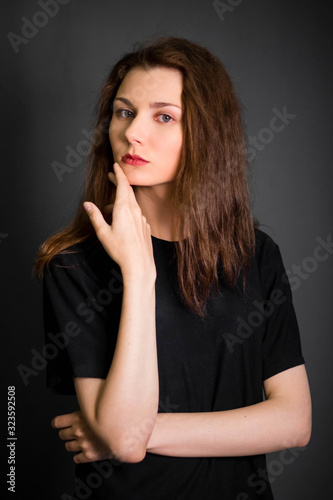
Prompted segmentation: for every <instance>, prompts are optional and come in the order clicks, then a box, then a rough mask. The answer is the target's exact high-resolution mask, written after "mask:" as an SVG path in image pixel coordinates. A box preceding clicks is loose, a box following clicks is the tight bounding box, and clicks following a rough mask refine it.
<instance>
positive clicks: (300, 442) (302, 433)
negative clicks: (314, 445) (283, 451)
mask: <svg viewBox="0 0 333 500" xmlns="http://www.w3.org/2000/svg"><path fill="white" fill-rule="evenodd" d="M311 431H312V425H311V420H308V421H307V422H305V423H304V424H303V425H300V428H299V431H298V433H297V434H298V435H297V441H296V444H295V446H294V447H295V448H304V446H307V445H308V444H309V441H310V439H311Z"/></svg>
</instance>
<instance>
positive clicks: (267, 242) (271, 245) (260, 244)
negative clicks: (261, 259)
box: [255, 228, 279, 256]
mask: <svg viewBox="0 0 333 500" xmlns="http://www.w3.org/2000/svg"><path fill="white" fill-rule="evenodd" d="M255 241H256V244H255V252H256V255H257V256H262V255H263V254H265V253H270V252H276V250H277V249H278V248H279V247H278V245H277V243H276V242H275V241H274V240H273V238H272V237H271V236H269V235H268V234H267V233H265V232H264V231H262V230H261V229H259V228H255Z"/></svg>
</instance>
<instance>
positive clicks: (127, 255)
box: [74, 165, 158, 462]
mask: <svg viewBox="0 0 333 500" xmlns="http://www.w3.org/2000/svg"><path fill="white" fill-rule="evenodd" d="M115 173H116V175H114V174H109V175H110V178H111V180H112V181H113V182H115V184H117V194H116V199H115V203H114V208H113V221H112V225H111V226H110V225H109V224H107V223H106V221H105V220H104V218H103V216H102V214H101V212H100V211H99V210H98V208H97V207H96V206H95V205H93V204H92V203H85V208H86V210H87V212H88V214H89V217H90V220H91V222H92V224H93V226H94V229H95V231H96V234H97V237H98V238H99V240H100V241H101V243H102V245H103V246H104V248H105V250H106V252H107V253H108V254H109V255H110V257H111V258H112V259H113V260H114V261H115V262H117V263H118V265H119V266H120V268H121V271H122V277H123V285H124V288H123V298H122V309H121V318H120V323H119V331H118V338H117V344H116V348H115V352H114V356H113V360H112V364H111V367H110V370H109V373H108V375H107V377H106V379H105V380H102V379H96V378H81V377H80V378H75V379H74V383H75V389H76V394H77V397H78V401H79V404H80V408H81V410H82V413H83V416H84V417H85V419H86V420H87V423H88V425H89V426H90V428H91V429H92V431H93V432H94V433H96V435H97V436H98V437H99V438H100V439H102V440H103V441H104V442H105V443H106V445H107V446H108V447H109V448H110V451H111V452H112V454H113V455H114V457H115V458H116V459H118V460H120V461H124V462H138V461H140V460H142V459H143V458H144V456H145V453H146V446H147V442H148V439H149V436H150V432H151V431H152V429H153V427H154V424H155V419H156V415H157V411H158V369H157V352H156V327H155V280H156V269H155V262H154V257H153V250H152V241H151V234H150V227H149V225H148V224H147V222H146V219H145V217H143V215H142V213H141V210H140V207H139V206H138V204H137V202H136V199H135V196H134V192H133V189H132V187H131V186H130V185H129V183H128V181H127V178H126V176H125V174H124V173H123V171H122V169H121V168H120V167H119V166H118V165H115ZM142 425H144V428H145V432H144V433H140V434H138V432H137V429H138V428H140V426H142ZM134 436H135V437H136V439H133V437H134ZM138 436H139V437H138Z"/></svg>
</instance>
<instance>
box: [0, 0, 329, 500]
mask: <svg viewBox="0 0 333 500" xmlns="http://www.w3.org/2000/svg"><path fill="white" fill-rule="evenodd" d="M1 4H2V16H1V27H2V33H1V41H2V57H3V59H2V64H1V69H2V76H1V88H2V101H1V102H2V110H1V118H2V132H1V142H2V155H1V158H2V164H1V211H0V214H1V215H0V218H1V223H0V263H1V296H2V302H1V317H0V319H1V342H2V347H1V353H2V363H1V369H2V375H1V384H2V385H1V413H2V417H3V419H4V420H3V423H2V432H1V447H2V452H4V453H3V455H4V462H3V463H2V467H1V475H2V478H1V482H2V486H1V487H2V488H4V491H5V492H7V494H8V498H17V499H20V500H23V499H25V498H27V497H28V496H29V497H30V495H31V496H32V497H33V498H34V499H35V500H39V499H41V500H44V499H48V500H56V499H61V497H62V495H63V494H64V493H65V492H68V493H70V492H71V490H72V486H73V472H74V462H73V461H72V455H71V454H68V453H67V452H66V451H65V450H64V445H63V442H62V441H60V440H59V439H58V436H57V431H54V430H53V429H52V428H51V427H50V421H51V419H52V418H53V417H54V416H55V415H58V414H62V413H66V412H69V411H74V410H76V409H77V408H78V405H77V403H76V401H75V399H74V398H72V397H69V396H54V395H51V394H49V393H47V392H46V386H45V366H44V363H43V360H41V353H42V352H43V348H44V347H45V340H44V335H43V317H42V287H41V285H39V284H38V283H37V282H36V281H35V280H34V279H32V277H31V271H32V265H33V260H34V257H35V255H36V252H37V249H38V246H39V245H40V244H41V243H42V242H43V241H44V240H45V239H46V238H47V237H48V236H49V235H50V234H52V233H54V232H56V231H58V230H59V229H60V228H62V227H64V226H65V225H66V224H67V223H68V222H69V221H70V219H71V217H72V215H73V214H74V211H75V209H76V206H77V203H78V198H79V193H80V188H81V185H82V180H83V171H84V165H85V159H86V155H87V149H88V147H89V137H91V135H92V133H93V122H92V118H91V117H92V111H93V108H94V105H95V102H96V97H97V92H98V90H99V88H100V86H101V84H102V82H103V81H104V78H105V76H106V74H107V72H108V70H109V68H110V67H111V65H112V64H113V63H114V62H115V61H116V60H117V59H118V57H119V56H120V55H122V54H124V53H125V52H127V51H129V50H131V49H132V48H133V44H134V43H135V42H140V41H143V40H144V39H146V38H148V37H150V36H153V35H175V36H183V37H187V38H189V39H191V40H193V41H195V42H198V43H201V44H203V45H205V46H206V47H207V48H209V49H210V50H211V51H213V52H214V53H215V54H216V55H217V56H218V57H219V58H220V59H221V60H222V62H223V63H224V64H225V66H226V68H227V70H228V71H229V73H230V75H231V77H232V79H233V82H234V85H235V88H236V91H237V94H238V96H239V98H240V100H241V103H242V107H243V112H244V120H245V124H246V135H247V138H248V143H249V144H248V156H249V164H250V181H251V191H252V193H253V209H254V214H255V216H256V217H257V218H258V219H259V221H260V222H261V224H262V226H261V228H262V229H263V230H264V231H266V232H267V233H268V234H269V235H271V236H272V237H273V238H274V239H275V241H276V242H277V243H278V244H279V246H280V249H281V252H282V256H283V258H284V263H285V267H286V268H287V270H288V272H289V277H290V280H291V285H292V289H293V296H294V304H295V308H296V312H297V315H298V320H299V325H300V331H301V337H302V345H303V353H304V357H305V360H306V366H307V371H308V376H309V380H310V385H311V392H312V400H313V434H312V439H311V441H310V444H309V445H308V446H307V449H306V450H305V451H304V450H292V451H290V452H288V453H287V454H286V453H284V454H283V453H281V452H278V453H274V454H271V455H268V464H269V465H268V470H269V472H270V476H271V481H272V488H273V491H274V492H275V497H276V500H314V499H320V498H329V497H330V495H331V463H332V444H333V443H332V424H331V421H332V384H331V381H332V365H333V363H332V354H331V352H332V347H333V341H332V288H333V287H332V283H333V280H332V277H333V273H332V263H333V245H332V238H333V228H332V177H333V174H332V170H331V166H332V155H331V153H332V139H331V136H332V126H331V122H332V116H333V109H332V92H331V87H332V65H331V57H332V37H331V35H330V30H331V19H330V17H331V16H330V12H331V3H330V2H329V1H327V0H326V1H322V2H314V1H310V0H305V1H287V0H279V1H278V0H268V1H264V0H225V1H224V2H222V1H221V2H213V1H206V0H205V1H204V0H185V1H180V0H163V1H156V0H154V1H153V0H151V1H143V2H140V1H136V0H122V1H113V0H111V1H110V0H108V1H107V0H98V1H92V0H81V1H79V0H62V1H60V0H58V1H56V0H45V1H43V0H40V1H35V0H29V1H23V0H21V1H18V0H17V1H15V2H11V1H7V2H4V1H2V2H1ZM60 165H61V166H60ZM34 357H35V361H34V362H33V358H34ZM37 358H38V359H39V361H36V360H37ZM20 366H21V369H22V366H24V367H25V369H29V370H31V371H30V372H25V373H26V375H25V376H23V375H22V372H21V373H20V372H19V369H18V367H20ZM8 386H15V395H16V437H17V440H16V441H15V450H14V447H13V448H12V454H11V448H10V447H8V446H7V443H8V440H7V437H8V433H7V418H6V416H7V388H8ZM10 442H11V441H10ZM14 453H15V461H16V463H15V467H16V469H15V472H16V493H15V494H13V493H9V492H8V491H7V488H6V484H5V482H6V480H7V479H8V476H6V474H8V473H9V464H8V461H7V459H8V457H10V456H14V455H13V454H14ZM258 474H259V472H258ZM5 476H6V477H5ZM7 486H8V485H7ZM2 498H6V497H4V496H2ZM170 500H171V499H170Z"/></svg>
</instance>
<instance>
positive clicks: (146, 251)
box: [84, 163, 156, 280]
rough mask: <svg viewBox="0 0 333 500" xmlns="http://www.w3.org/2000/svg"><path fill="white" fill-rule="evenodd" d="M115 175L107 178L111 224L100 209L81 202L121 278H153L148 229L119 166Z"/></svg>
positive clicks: (91, 204) (153, 270) (151, 249)
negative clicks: (111, 202)
mask: <svg viewBox="0 0 333 500" xmlns="http://www.w3.org/2000/svg"><path fill="white" fill-rule="evenodd" d="M114 171H115V174H113V173H111V172H110V173H109V179H110V180H111V181H112V182H113V183H114V184H115V185H116V186H117V192H116V198H115V202H114V206H113V215H112V225H111V226H110V225H109V224H108V223H107V222H106V221H105V219H104V217H103V215H102V213H101V212H100V210H99V209H98V208H97V207H96V205H94V204H93V203H91V202H85V203H84V208H85V209H86V211H87V213H88V215H89V217H90V221H91V223H92V225H93V226H94V229H95V231H96V235H97V237H98V239H99V240H100V242H101V243H102V245H103V247H104V249H105V250H106V252H107V253H108V254H109V255H110V257H111V258H112V259H113V260H114V261H115V262H117V264H118V265H119V266H120V268H121V271H122V275H123V279H124V280H126V279H127V278H128V279H130V280H131V279H132V278H135V277H136V276H141V277H142V276H146V275H147V273H148V274H149V273H153V274H154V275H155V276H156V269H155V262H154V256H153V248H152V241H151V233H150V226H149V224H148V223H147V220H146V218H145V217H144V216H143V214H142V212H141V209H140V207H139V205H138V203H137V201H136V198H135V194H134V191H133V188H132V187H131V186H130V184H129V183H128V180H127V178H126V176H125V174H124V172H123V170H122V169H121V167H120V166H119V165H118V164H117V163H115V164H114Z"/></svg>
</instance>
